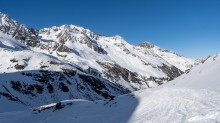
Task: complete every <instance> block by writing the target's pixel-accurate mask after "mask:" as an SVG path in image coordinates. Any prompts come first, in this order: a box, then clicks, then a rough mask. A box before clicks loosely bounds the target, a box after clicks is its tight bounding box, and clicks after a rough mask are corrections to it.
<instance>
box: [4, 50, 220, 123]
mask: <svg viewBox="0 0 220 123" xmlns="http://www.w3.org/2000/svg"><path fill="white" fill-rule="evenodd" d="M219 68H220V54H216V55H214V56H211V57H209V58H208V59H207V60H206V61H205V62H203V63H200V64H199V65H198V66H196V67H193V69H191V71H190V72H188V73H184V74H183V75H181V76H180V77H178V78H176V79H174V80H172V81H171V82H168V83H165V84H163V85H160V86H158V87H155V88H151V89H145V90H139V91H135V92H132V93H130V94H125V95H121V96H118V97H115V98H111V99H106V100H96V101H88V100H82V99H74V100H64V101H61V102H58V103H52V104H48V105H43V106H39V107H35V108H30V109H27V110H24V111H19V112H18V111H17V112H7V113H0V122H2V123H14V122H16V123H36V122H37V123H43V122H47V123H54V122H62V123H70V122H74V123H126V122H127V123H161V122H163V123H176V122H178V123H219V122H220V108H219V107H220V86H219V84H220V83H219V80H220V76H218V75H217V73H220V69H219Z"/></svg>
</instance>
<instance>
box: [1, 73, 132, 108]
mask: <svg viewBox="0 0 220 123" xmlns="http://www.w3.org/2000/svg"><path fill="white" fill-rule="evenodd" d="M20 77H22V79H19V80H18V79H17V78H15V79H11V80H10V81H7V82H5V83H4V84H2V86H4V89H1V90H0V95H1V96H3V97H6V98H8V99H10V100H13V101H17V102H21V100H26V101H23V102H22V103H23V104H25V105H33V104H35V103H36V102H35V103H33V101H36V100H42V99H43V100H44V101H40V103H42V104H43V103H48V101H50V102H51V103H52V102H55V101H58V100H64V99H73V98H75V99H78V98H81V99H88V100H99V99H106V98H113V97H114V96H118V95H121V94H126V93H129V92H130V91H128V90H124V89H123V88H120V87H118V86H117V85H115V84H112V83H110V82H109V81H108V80H105V79H102V78H100V77H96V76H91V75H86V74H79V73H77V72H76V71H74V70H69V69H64V72H55V71H47V70H41V71H35V72H28V71H24V72H20ZM29 80H32V81H33V82H31V83H30V82H28V81H29ZM8 88H12V89H13V91H8V90H11V89H8ZM21 95H23V96H21ZM61 95H63V96H61ZM15 97H16V98H15ZM25 98H26V99H25ZM46 98H47V99H46Z"/></svg>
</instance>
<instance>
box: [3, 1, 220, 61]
mask: <svg viewBox="0 0 220 123" xmlns="http://www.w3.org/2000/svg"><path fill="white" fill-rule="evenodd" d="M0 11H1V12H3V13H5V14H7V15H9V16H10V17H11V18H13V19H15V20H17V21H18V22H19V23H22V24H26V25H27V26H28V27H33V28H37V29H41V28H43V27H51V26H61V25H63V24H74V25H80V26H82V27H84V28H88V29H90V30H91V31H93V32H95V33H99V34H103V35H107V36H113V35H120V36H122V37H123V38H124V39H125V40H126V41H127V42H129V43H130V44H133V45H137V44H139V43H142V42H144V41H149V42H151V43H152V44H155V45H157V46H159V47H162V48H165V49H169V50H172V51H175V52H177V53H179V54H182V55H184V56H186V57H190V58H199V57H205V56H207V55H214V54H215V53H219V52H220V0H59V1H58V0H0Z"/></svg>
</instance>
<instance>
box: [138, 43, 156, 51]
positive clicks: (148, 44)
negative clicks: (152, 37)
mask: <svg viewBox="0 0 220 123" xmlns="http://www.w3.org/2000/svg"><path fill="white" fill-rule="evenodd" d="M137 46H139V47H145V48H148V49H151V48H154V45H153V44H151V43H150V42H147V41H146V42H143V43H141V44H138V45H137Z"/></svg>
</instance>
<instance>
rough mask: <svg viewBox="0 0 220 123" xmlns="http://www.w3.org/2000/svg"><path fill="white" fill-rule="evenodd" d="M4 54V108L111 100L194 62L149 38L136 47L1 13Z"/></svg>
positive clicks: (0, 66) (0, 77) (0, 75)
mask: <svg viewBox="0 0 220 123" xmlns="http://www.w3.org/2000/svg"><path fill="white" fill-rule="evenodd" d="M0 58H1V61H0V85H1V86H0V100H1V101H0V102H1V105H4V106H5V104H6V103H5V102H7V103H13V104H14V105H17V104H18V105H20V104H21V105H23V106H37V105H43V104H46V103H52V102H57V101H61V100H66V99H86V100H100V99H112V98H113V97H115V96H119V95H122V94H127V93H130V92H132V91H136V90H142V89H146V88H152V87H156V86H158V85H161V84H163V83H166V82H168V81H170V80H173V79H174V78H176V77H178V76H180V75H181V74H183V73H184V72H185V70H188V69H191V68H192V67H193V66H194V65H195V63H196V62H195V61H194V60H192V59H188V58H185V57H184V56H182V55H179V54H177V53H175V52H172V51H169V50H165V49H162V48H160V47H158V46H154V45H153V44H150V43H149V42H144V43H142V44H139V45H137V46H133V45H131V44H129V43H127V42H126V41H125V40H124V39H123V38H122V37H120V36H118V35H117V36H112V37H109V36H104V35H99V34H96V33H94V32H92V31H90V30H88V29H84V28H83V27H80V26H75V25H62V26H60V27H56V26H54V27H51V28H44V29H41V30H37V29H33V28H28V27H26V26H25V25H23V24H19V23H18V22H16V21H15V20H13V19H11V18H10V17H8V16H7V15H5V14H3V13H0ZM18 107H21V106H18ZM17 110H19V108H18V109H17ZM3 111H9V109H5V110H3V109H0V112H3Z"/></svg>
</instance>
